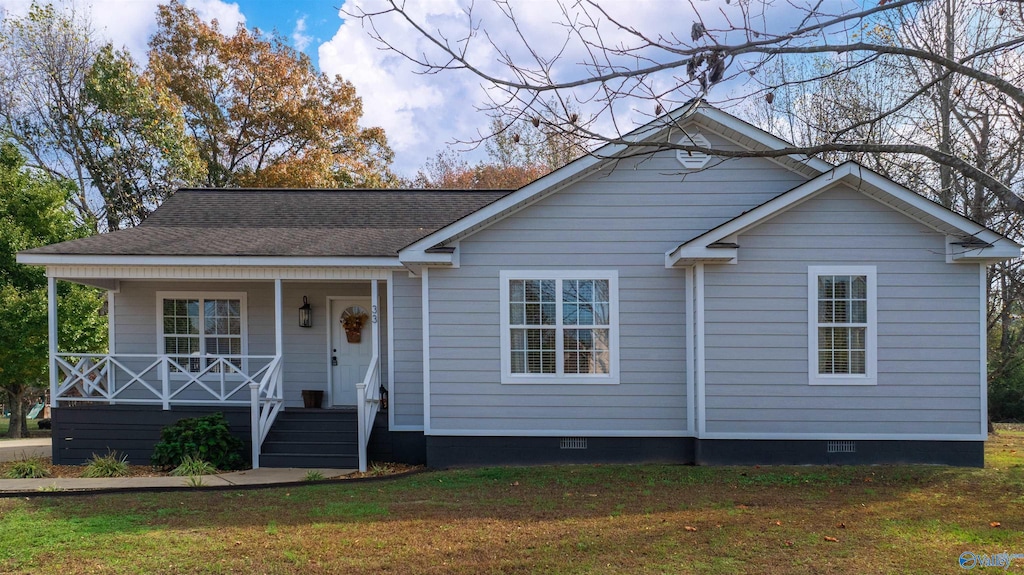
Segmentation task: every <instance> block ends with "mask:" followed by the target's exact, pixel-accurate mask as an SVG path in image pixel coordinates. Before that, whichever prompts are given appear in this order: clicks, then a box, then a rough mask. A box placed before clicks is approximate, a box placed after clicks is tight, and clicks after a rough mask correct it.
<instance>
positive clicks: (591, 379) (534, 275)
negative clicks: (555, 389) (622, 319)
mask: <svg viewBox="0 0 1024 575" xmlns="http://www.w3.org/2000/svg"><path fill="white" fill-rule="evenodd" d="M499 276H500V282H501V289H500V293H501V297H500V306H501V383H505V384H523V383H526V384H533V383H537V384H552V383H571V384H597V385H602V384H603V385H616V384H618V383H619V272H618V271H616V270H571V271H554V270H502V271H501V272H500V273H499ZM511 280H557V283H556V288H555V291H556V293H557V294H558V298H557V300H556V301H557V307H556V310H557V311H556V313H555V316H556V322H555V325H553V326H552V327H553V328H554V329H555V365H556V373H554V374H548V373H544V374H537V373H515V374H514V373H512V351H511V347H512V341H511V339H512V338H511V333H510V330H511V326H510V325H509V282H510V281H511ZM560 280H607V281H608V308H609V309H608V322H609V323H608V363H609V368H608V373H601V374H590V373H580V374H576V373H569V374H567V373H564V368H565V355H564V348H563V345H564V332H565V329H572V328H573V326H566V325H564V324H563V323H562V285H561V284H562V282H561V281H560Z"/></svg>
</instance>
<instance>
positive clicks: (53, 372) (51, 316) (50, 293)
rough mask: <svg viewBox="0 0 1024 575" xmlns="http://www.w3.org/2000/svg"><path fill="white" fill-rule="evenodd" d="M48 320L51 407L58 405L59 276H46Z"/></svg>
mask: <svg viewBox="0 0 1024 575" xmlns="http://www.w3.org/2000/svg"><path fill="white" fill-rule="evenodd" d="M46 295H47V299H46V312H47V313H46V321H47V327H48V328H49V332H48V339H49V344H50V351H49V353H50V361H49V363H50V407H51V408H54V407H57V278H55V277H53V276H49V275H48V276H47V277H46Z"/></svg>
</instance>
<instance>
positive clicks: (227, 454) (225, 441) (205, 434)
mask: <svg viewBox="0 0 1024 575" xmlns="http://www.w3.org/2000/svg"><path fill="white" fill-rule="evenodd" d="M243 447H244V444H243V443H242V442H241V441H240V440H239V439H238V438H237V437H235V436H233V435H231V430H230V429H229V427H228V421H227V420H226V419H224V414H223V413H213V414H211V415H207V416H205V417H193V418H188V419H182V420H180V421H178V422H177V423H175V424H174V425H169V426H167V427H165V428H163V430H161V431H160V443H157V444H156V447H154V448H153V465H158V466H160V467H164V468H171V467H177V466H179V465H181V463H182V461H184V459H185V456H186V455H189V456H192V458H194V459H201V460H203V461H207V462H209V463H210V464H211V465H213V466H214V467H216V468H217V469H241V468H242V467H243V466H244V464H245V462H244V460H243V459H242V449H243Z"/></svg>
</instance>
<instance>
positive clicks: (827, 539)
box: [825, 535, 839, 543]
mask: <svg viewBox="0 0 1024 575" xmlns="http://www.w3.org/2000/svg"><path fill="white" fill-rule="evenodd" d="M825 541H831V542H832V543H839V540H838V539H836V538H835V537H829V536H828V535H826V536H825Z"/></svg>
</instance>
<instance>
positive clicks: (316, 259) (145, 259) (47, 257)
mask: <svg viewBox="0 0 1024 575" xmlns="http://www.w3.org/2000/svg"><path fill="white" fill-rule="evenodd" d="M17 262H18V263H20V264H25V265H35V266H50V265H83V266H146V267H151V266H191V267H226V266H228V267H230V266H245V267H332V268H336V267H352V268H393V269H401V268H402V263H401V262H400V261H399V259H398V257H389V256H308V257H303V256H244V255H231V256H175V255H155V256H154V255H105V254H40V253H26V252H19V253H18V254H17Z"/></svg>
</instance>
